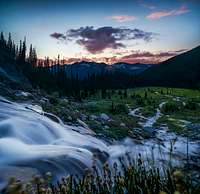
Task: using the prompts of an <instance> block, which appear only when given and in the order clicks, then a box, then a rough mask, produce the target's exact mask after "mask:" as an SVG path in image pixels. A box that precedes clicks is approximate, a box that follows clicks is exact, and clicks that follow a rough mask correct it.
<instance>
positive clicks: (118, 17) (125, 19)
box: [107, 15, 137, 23]
mask: <svg viewBox="0 0 200 194" xmlns="http://www.w3.org/2000/svg"><path fill="white" fill-rule="evenodd" d="M107 19H110V20H114V21H116V22H120V23H122V22H130V21H134V20H137V17H135V16H131V15H115V16H110V17H108V18H107Z"/></svg>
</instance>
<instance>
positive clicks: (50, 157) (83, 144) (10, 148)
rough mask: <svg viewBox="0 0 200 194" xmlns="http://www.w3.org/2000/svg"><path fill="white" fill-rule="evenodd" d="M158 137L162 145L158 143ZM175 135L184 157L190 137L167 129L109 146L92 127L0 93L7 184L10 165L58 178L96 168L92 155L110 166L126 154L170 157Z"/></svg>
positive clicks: (1, 155)
mask: <svg viewBox="0 0 200 194" xmlns="http://www.w3.org/2000/svg"><path fill="white" fill-rule="evenodd" d="M51 118H54V119H51ZM157 139H159V142H160V141H161V140H162V142H163V143H162V144H160V143H158V141H157ZM171 139H176V142H175V147H176V149H175V152H176V153H178V154H179V155H185V154H186V150H187V149H186V147H187V144H186V139H185V138H183V137H177V136H175V134H173V133H167V132H165V131H164V130H159V131H158V132H157V138H154V139H149V140H143V141H140V142H139V143H138V141H135V140H133V139H130V138H126V139H124V140H123V141H120V142H115V143H113V144H112V145H110V144H109V143H107V142H106V141H104V140H101V139H98V138H96V137H95V136H94V134H92V133H91V131H90V130H88V129H85V128H83V127H77V126H69V125H65V124H63V123H62V121H61V120H60V119H59V118H58V117H56V116H54V115H52V114H49V113H44V112H43V111H42V109H41V108H40V107H38V106H33V105H29V104H18V103H14V102H10V101H8V100H6V99H4V98H2V97H1V98H0V183H2V182H5V174H7V172H5V171H6V170H5V169H9V168H12V167H17V169H21V168H22V169H23V168H25V167H28V168H31V169H37V171H38V172H40V173H45V172H47V171H51V172H53V174H54V178H55V179H57V178H59V177H60V176H61V175H63V174H65V175H66V174H69V173H74V174H80V175H81V174H83V173H84V171H85V169H86V168H91V167H92V165H93V159H94V155H95V160H97V162H96V164H97V166H98V168H99V169H100V168H101V166H102V164H103V163H105V162H108V163H109V164H110V165H112V164H113V162H116V161H118V158H119V157H121V156H125V154H126V153H129V155H130V156H131V157H136V156H137V155H138V154H139V153H140V154H141V155H142V156H145V157H150V156H151V155H152V152H153V154H154V159H155V160H156V161H158V162H159V161H161V160H162V161H163V158H164V159H165V160H167V159H168V152H169V148H170V144H171V142H170V140H171ZM189 143H190V147H189V149H190V154H191V155H195V154H198V153H197V149H198V148H199V147H198V144H197V143H195V142H189ZM161 150H162V151H161ZM6 167H7V168H6ZM2 172H4V173H2ZM13 174H14V173H13ZM14 175H15V174H14ZM0 186H1V184H0Z"/></svg>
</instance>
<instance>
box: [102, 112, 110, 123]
mask: <svg viewBox="0 0 200 194" xmlns="http://www.w3.org/2000/svg"><path fill="white" fill-rule="evenodd" d="M100 119H102V120H105V121H108V120H109V119H110V117H109V116H108V115H107V114H106V113H101V114H100Z"/></svg>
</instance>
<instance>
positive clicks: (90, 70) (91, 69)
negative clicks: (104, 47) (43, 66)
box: [52, 61, 151, 79]
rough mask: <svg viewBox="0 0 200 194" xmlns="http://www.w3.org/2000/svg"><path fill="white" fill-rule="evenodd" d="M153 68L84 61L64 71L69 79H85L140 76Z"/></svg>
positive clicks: (139, 65) (142, 65) (67, 67)
mask: <svg viewBox="0 0 200 194" xmlns="http://www.w3.org/2000/svg"><path fill="white" fill-rule="evenodd" d="M149 67H151V65H150V64H149V65H147V64H128V63H123V62H121V63H115V64H113V65H107V64H105V63H95V62H86V61H82V62H79V63H74V64H69V65H67V64H66V65H64V67H63V68H64V69H65V72H66V74H67V75H68V77H70V76H71V75H73V76H78V77H79V79H84V78H86V77H87V76H90V75H92V74H100V73H105V72H109V73H112V72H116V71H118V72H123V73H128V74H132V75H136V74H139V73H141V72H143V71H145V70H146V69H148V68H149ZM56 68H57V66H56V65H55V66H53V67H52V69H54V70H55V69H56Z"/></svg>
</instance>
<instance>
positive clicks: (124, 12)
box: [0, 0, 200, 63]
mask: <svg viewBox="0 0 200 194" xmlns="http://www.w3.org/2000/svg"><path fill="white" fill-rule="evenodd" d="M199 21H200V1H199V0H160V1H158V0H151V1H150V0H98V1H97V0H44V1H42V0H40V1H39V0H18V1H17V0H1V1H0V30H1V31H4V32H5V33H6V34H8V32H11V33H12V35H13V39H14V40H15V42H19V40H20V39H23V37H24V36H26V39H27V44H28V45H29V44H30V43H32V44H33V45H34V46H35V47H36V49H37V53H38V57H39V58H44V57H45V56H49V57H50V58H56V57H57V56H58V54H60V56H61V58H63V57H64V58H65V59H66V60H67V61H68V62H74V61H80V60H88V61H97V62H107V63H115V62H119V61H123V62H129V63H138V62H140V63H156V62H159V61H162V60H165V59H167V58H169V57H172V56H175V55H177V54H179V53H181V52H184V51H186V50H188V49H191V48H193V47H195V46H197V45H200V22H199Z"/></svg>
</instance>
